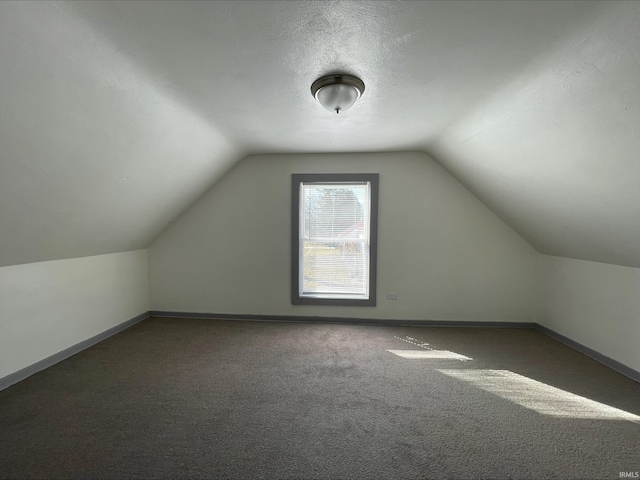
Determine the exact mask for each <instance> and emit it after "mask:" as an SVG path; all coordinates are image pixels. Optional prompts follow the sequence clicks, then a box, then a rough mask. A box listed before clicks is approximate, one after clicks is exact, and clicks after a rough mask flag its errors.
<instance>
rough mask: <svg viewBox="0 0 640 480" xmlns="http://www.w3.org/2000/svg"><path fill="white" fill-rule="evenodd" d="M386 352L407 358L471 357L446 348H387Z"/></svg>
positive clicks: (448, 358)
mask: <svg viewBox="0 0 640 480" xmlns="http://www.w3.org/2000/svg"><path fill="white" fill-rule="evenodd" d="M387 352H390V353H393V354H394V355H398V356H399V357H402V358H408V359H409V360H420V359H434V358H438V359H446V360H462V361H468V360H473V358H469V357H465V356H464V355H460V354H459V353H455V352H450V351H448V350H387Z"/></svg>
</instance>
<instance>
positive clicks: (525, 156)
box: [0, 1, 640, 267]
mask: <svg viewBox="0 0 640 480" xmlns="http://www.w3.org/2000/svg"><path fill="white" fill-rule="evenodd" d="M0 55H1V56H2V57H1V65H2V68H1V69H0V99H1V110H0V127H1V128H0V225H2V227H1V229H0V245H1V247H0V265H8V264H16V263H25V262H33V261H38V260H47V259H54V258H66V257H77V256H83V255H92V254H98V253H109V252H114V251H123V250H130V249H135V248H143V247H145V246H147V245H148V244H149V242H151V241H152V239H153V238H154V237H155V236H157V235H158V234H159V232H161V231H162V230H163V229H164V228H165V227H166V225H167V224H168V223H169V222H171V221H172V220H173V219H174V218H176V216H178V215H179V214H180V213H181V212H182V211H184V209H186V208H187V207H188V206H189V205H190V204H191V203H192V202H193V201H194V200H195V199H196V198H197V197H198V196H200V195H201V194H202V193H203V192H204V191H205V190H206V189H207V188H209V187H210V186H211V185H213V184H214V183H215V181H216V180H217V179H218V178H219V177H220V176H221V175H222V174H223V173H224V172H225V171H226V170H227V169H228V168H229V167H230V166H232V165H233V163H234V162H235V161H237V160H238V159H240V158H242V157H243V156H244V155H246V154H250V153H273V152H349V151H400V150H421V151H425V152H427V153H429V154H431V155H432V156H433V157H434V158H435V159H436V160H437V161H438V162H440V163H441V165H443V166H444V167H445V168H446V169H447V170H449V171H450V172H451V173H452V174H453V175H454V176H455V177H456V178H458V179H459V180H460V181H461V182H462V183H463V184H464V185H465V186H466V187H467V188H468V189H469V190H470V191H472V192H473V193H474V194H475V195H476V196H477V197H478V198H480V199H481V200H482V201H483V202H485V203H486V204H487V205H489V206H490V207H491V208H492V209H493V210H494V211H495V212H496V213H497V214H498V215H500V216H501V217H502V218H503V219H504V220H505V221H506V222H507V223H509V224H510V225H511V226H512V227H513V228H514V229H516V230H517V231H518V232H519V233H520V234H521V235H522V236H523V237H524V238H526V239H527V240H528V241H529V242H530V243H531V244H532V245H534V246H535V247H536V248H538V250H540V251H541V252H543V253H549V254H554V255H562V256H567V257H573V258H583V259H587V260H594V261H600V262H607V263H615V264H622V265H629V266H636V267H640V88H639V86H640V2H609V1H607V2H574V1H570V2H533V1H532V2H524V1H523V2H481V1H475V2H270V1H263V2H238V1H235V2H193V3H192V2H69V3H67V2H52V3H40V2H35V3H27V2H18V3H7V2H3V3H0ZM332 72H348V73H353V74H356V75H358V76H359V77H361V78H362V79H363V80H364V81H365V83H366V91H365V94H364V95H363V97H362V99H361V100H360V101H359V102H358V103H357V104H356V105H355V106H354V107H353V108H352V109H351V110H349V111H348V112H345V113H344V114H341V115H339V116H335V115H330V114H329V113H328V112H326V111H325V110H323V109H322V108H321V107H319V106H318V105H317V104H316V103H315V101H314V100H313V98H312V97H311V95H310V93H309V87H310V85H311V83H312V82H313V80H315V79H316V78H317V77H319V76H320V75H322V74H326V73H332Z"/></svg>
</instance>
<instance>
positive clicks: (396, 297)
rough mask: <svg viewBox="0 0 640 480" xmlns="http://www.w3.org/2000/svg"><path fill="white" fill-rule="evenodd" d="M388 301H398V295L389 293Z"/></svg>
mask: <svg viewBox="0 0 640 480" xmlns="http://www.w3.org/2000/svg"><path fill="white" fill-rule="evenodd" d="M387 300H398V294H397V293H387Z"/></svg>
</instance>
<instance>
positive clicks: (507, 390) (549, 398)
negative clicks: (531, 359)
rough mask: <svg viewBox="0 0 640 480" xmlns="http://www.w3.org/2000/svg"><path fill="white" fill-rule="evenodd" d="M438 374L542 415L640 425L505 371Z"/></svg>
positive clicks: (623, 414)
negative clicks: (473, 386)
mask: <svg viewBox="0 0 640 480" xmlns="http://www.w3.org/2000/svg"><path fill="white" fill-rule="evenodd" d="M438 372H440V373H443V374H445V375H448V376H450V377H453V378H457V379H458V380H463V381H465V382H469V383H472V384H473V385H475V386H477V387H479V388H481V389H483V390H485V391H487V392H490V393H493V394H495V395H498V396H500V397H502V398H504V399H507V400H510V401H512V402H515V403H517V404H518V405H521V406H523V407H525V408H528V409H531V410H535V411H536V412H538V413H541V414H543V415H552V416H555V417H569V418H589V419H598V420H628V421H631V422H635V423H640V417H639V416H638V415H634V414H632V413H629V412H625V411H624V410H620V409H618V408H615V407H610V406H609V405H605V404H603V403H599V402H596V401H594V400H590V399H588V398H585V397H581V396H580V395H576V394H573V393H570V392H567V391H564V390H561V389H559V388H556V387H552V386H550V385H547V384H545V383H542V382H538V381H536V380H533V379H531V378H528V377H525V376H522V375H518V374H517V373H513V372H511V371H509V370H438Z"/></svg>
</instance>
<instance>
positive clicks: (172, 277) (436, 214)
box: [149, 153, 538, 322]
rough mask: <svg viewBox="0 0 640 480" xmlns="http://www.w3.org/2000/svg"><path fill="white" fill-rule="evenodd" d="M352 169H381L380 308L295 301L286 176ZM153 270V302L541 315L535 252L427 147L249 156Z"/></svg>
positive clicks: (390, 313) (490, 316)
mask: <svg viewBox="0 0 640 480" xmlns="http://www.w3.org/2000/svg"><path fill="white" fill-rule="evenodd" d="M349 172H355V173H357V172H367V173H379V174H380V201H379V239H378V306H377V307H326V306H322V307H319V306H292V305H291V304H290V273H289V272H290V271H289V268H290V255H291V246H290V239H289V232H290V228H291V227H290V222H291V220H290V202H291V198H290V197H291V193H290V189H291V187H290V185H291V174H292V173H349ZM149 268H150V304H151V308H152V310H165V311H187V312H215V313H240V314H273V315H321V316H343V317H366V318H388V319H434V320H436V319H437V320H489V321H491V320H496V321H516V322H531V321H535V314H536V303H537V286H538V276H537V275H538V271H537V268H538V253H537V252H536V251H535V250H534V249H533V248H532V247H531V246H530V245H529V244H528V243H526V242H525V241H524V240H523V239H522V238H521V237H520V236H518V235H517V234H516V233H515V232H514V231H513V230H512V229H511V228H509V227H508V226H507V225H506V224H504V223H503V222H502V221H501V220H500V219H498V217H496V215H494V214H493V213H492V212H491V211H490V210H489V209H487V208H486V207H485V206H484V205H483V204H482V203H481V202H479V201H478V200H477V199H476V198H475V197H474V196H473V195H471V194H470V193H469V192H468V191H467V190H466V189H465V188H464V187H462V186H461V185H460V184H459V183H458V182H457V181H456V180H455V179H454V178H453V177H451V176H450V175H449V174H448V173H447V172H446V171H444V170H443V169H442V168H441V167H440V166H439V165H438V164H437V163H436V162H434V161H433V160H432V159H431V158H430V157H428V156H427V155H425V154H423V153H376V154H332V155H329V154H322V155H321V154H318V155H262V156H253V157H247V158H246V159H244V160H242V161H241V162H239V163H238V164H237V165H236V166H235V167H234V168H233V169H232V170H231V171H230V172H229V173H228V174H227V175H226V176H225V177H224V178H223V179H222V180H221V181H219V182H218V183H217V184H216V186H215V187H214V188H213V189H212V190H210V191H209V192H208V193H207V194H206V195H205V196H204V197H203V198H202V199H201V200H200V201H199V202H197V203H196V204H195V205H194V206H193V207H192V208H191V209H189V210H188V211H187V213H186V214H185V215H183V216H182V217H181V218H180V219H179V220H178V221H177V222H176V223H174V224H173V225H172V226H171V227H170V228H169V229H167V230H166V231H165V232H164V233H163V234H162V235H161V236H160V237H159V238H157V239H156V241H155V242H154V243H153V244H152V245H151V247H150V248H149ZM385 292H394V293H397V294H398V300H397V301H387V300H385Z"/></svg>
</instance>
